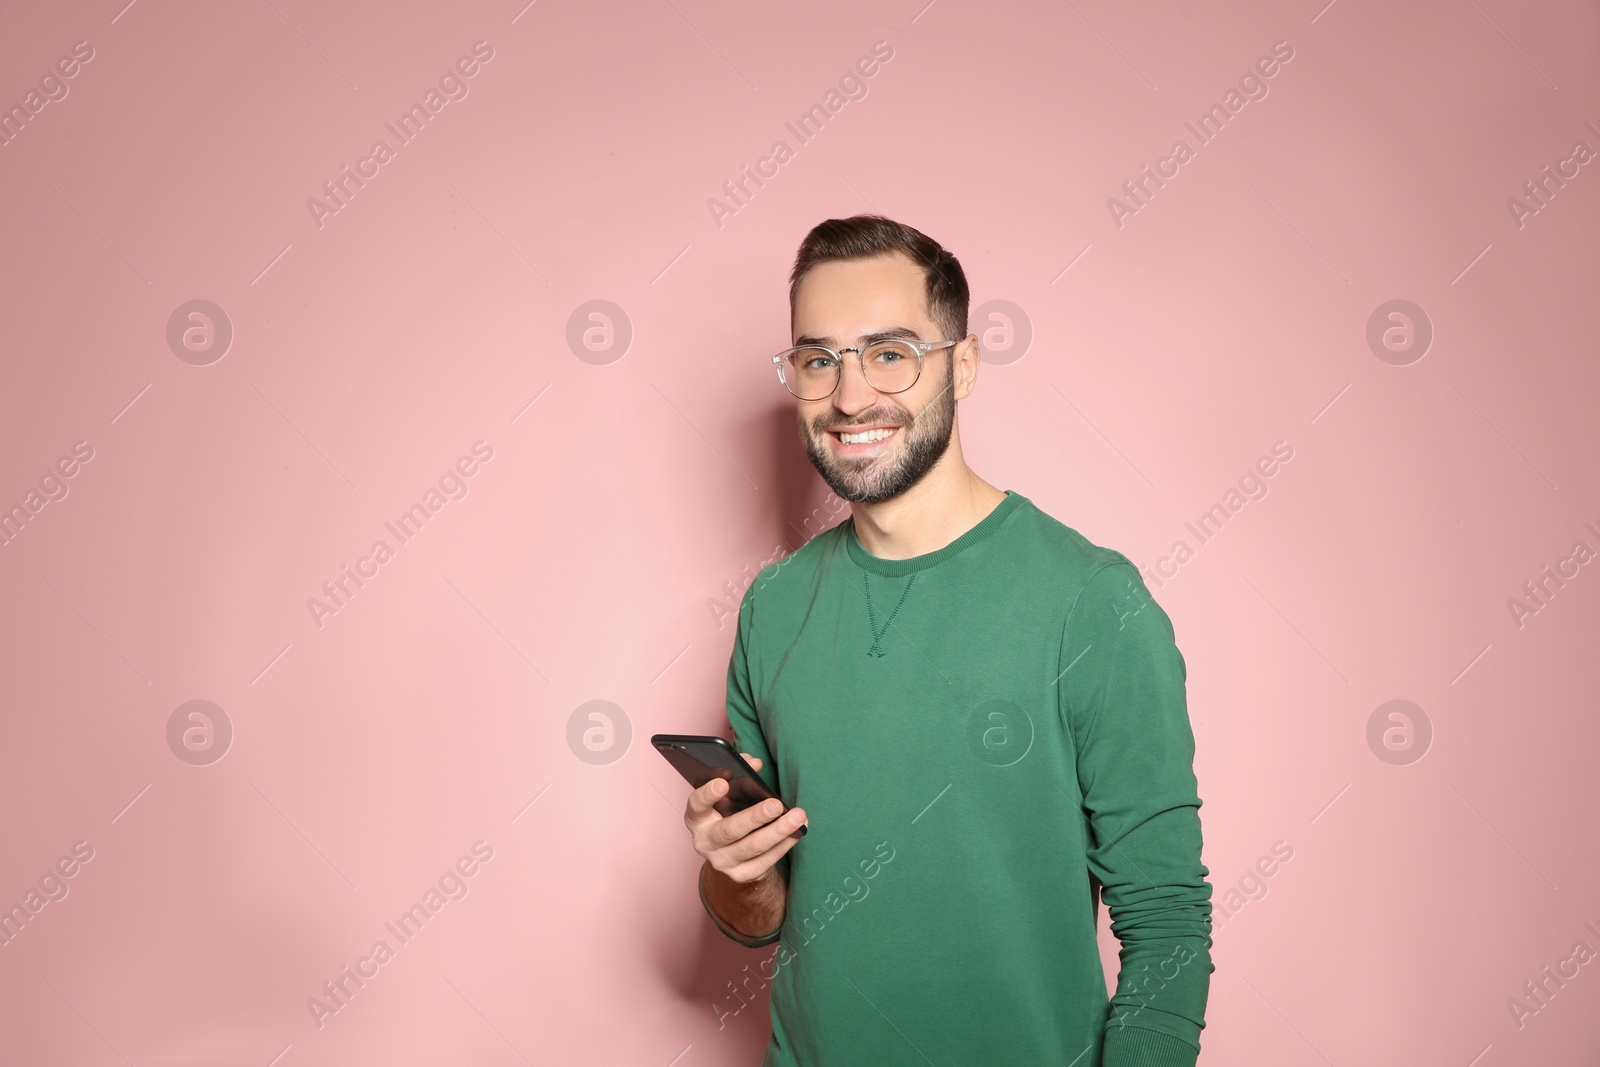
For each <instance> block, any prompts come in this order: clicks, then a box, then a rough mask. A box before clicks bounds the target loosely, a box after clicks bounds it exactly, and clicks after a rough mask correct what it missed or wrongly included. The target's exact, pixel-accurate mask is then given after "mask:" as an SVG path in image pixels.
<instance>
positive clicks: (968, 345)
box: [950, 333, 983, 400]
mask: <svg viewBox="0 0 1600 1067" xmlns="http://www.w3.org/2000/svg"><path fill="white" fill-rule="evenodd" d="M951 352H952V353H954V355H953V357H952V360H951V364H950V373H951V376H952V381H951V390H950V392H951V395H952V396H954V397H955V398H956V399H957V400H965V399H966V397H967V394H968V393H971V392H972V390H973V388H974V387H975V386H976V385H977V384H978V366H979V364H981V363H982V362H983V357H982V354H981V352H980V351H979V348H978V338H977V335H975V334H970V333H969V334H967V336H966V337H964V338H962V341H961V343H960V344H958V345H956V346H955V348H953V349H951Z"/></svg>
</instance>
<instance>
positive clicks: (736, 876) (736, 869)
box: [722, 830, 797, 882]
mask: <svg viewBox="0 0 1600 1067" xmlns="http://www.w3.org/2000/svg"><path fill="white" fill-rule="evenodd" d="M761 832H762V833H765V832H766V831H765V830H763V831H761ZM751 836H752V837H754V836H755V835H754V834H752V835H751ZM796 843H797V842H796V839H795V838H793V837H790V836H788V835H787V834H785V835H784V836H783V837H781V838H779V839H778V843H777V844H775V845H773V846H772V847H771V848H769V849H767V850H766V851H765V852H762V853H761V854H760V855H758V856H755V857H753V858H752V859H749V860H746V861H744V862H743V863H739V864H735V865H734V866H733V867H731V868H729V869H728V870H725V871H723V872H722V873H723V874H725V875H727V876H728V877H729V878H732V879H733V880H734V881H738V882H748V881H753V880H755V879H756V878H759V877H760V876H761V875H763V874H765V873H766V872H767V871H769V870H771V869H772V866H773V864H775V863H777V862H778V860H780V859H782V858H783V856H784V854H785V853H786V852H788V851H789V850H790V849H791V848H793V847H794V846H795V844H796Z"/></svg>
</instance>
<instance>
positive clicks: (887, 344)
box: [867, 341, 915, 366]
mask: <svg viewBox="0 0 1600 1067" xmlns="http://www.w3.org/2000/svg"><path fill="white" fill-rule="evenodd" d="M867 358H868V359H870V360H872V361H873V362H874V363H877V364H879V365H880V366H893V365H895V364H896V363H900V362H902V361H904V360H908V359H914V358H915V353H914V352H912V350H911V348H910V347H909V346H907V345H904V344H900V343H899V342H896V341H880V342H878V343H877V344H875V345H873V346H872V347H871V348H869V349H867Z"/></svg>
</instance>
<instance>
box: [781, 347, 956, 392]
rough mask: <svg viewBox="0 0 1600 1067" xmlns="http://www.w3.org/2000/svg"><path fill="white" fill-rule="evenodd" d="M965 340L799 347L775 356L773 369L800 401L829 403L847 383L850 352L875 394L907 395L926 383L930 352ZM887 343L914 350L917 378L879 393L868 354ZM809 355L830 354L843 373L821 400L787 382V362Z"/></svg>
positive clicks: (835, 378) (837, 376)
mask: <svg viewBox="0 0 1600 1067" xmlns="http://www.w3.org/2000/svg"><path fill="white" fill-rule="evenodd" d="M964 340H966V338H964V337H963V338H961V339H960V340H956V341H913V340H911V339H910V338H906V337H884V338H880V339H879V340H877V341H873V342H871V343H870V344H866V345H863V346H861V347H859V348H840V349H832V348H829V347H828V346H827V345H797V346H796V347H794V348H785V349H784V350H783V351H782V352H779V353H778V354H777V355H775V356H773V357H772V365H773V368H774V369H775V370H777V372H778V381H779V382H781V383H783V387H784V388H785V389H787V390H788V391H789V392H790V394H791V395H793V396H794V397H795V398H796V399H799V400H805V401H808V402H809V401H815V400H826V399H828V397H830V396H832V395H833V394H834V393H835V392H837V391H838V389H839V383H840V382H842V381H844V354H845V353H846V352H854V353H855V356H856V362H857V363H859V364H861V376H862V377H863V378H865V379H866V382H867V385H868V386H870V387H871V388H872V390H873V391H874V392H877V393H883V394H885V395H893V394H894V393H903V392H905V391H906V390H907V389H910V388H911V386H913V385H916V384H917V382H919V381H921V380H922V357H924V356H926V355H927V354H928V353H929V352H933V351H937V350H938V349H941V348H949V347H950V346H951V345H958V344H960V343H961V342H962V341H964ZM886 342H894V343H895V344H902V345H905V346H906V347H908V348H911V349H914V350H915V351H916V354H917V376H916V377H915V378H912V379H911V382H910V384H908V385H905V386H903V387H902V388H899V389H892V390H891V389H879V388H878V387H877V386H875V385H873V384H872V378H871V377H870V376H869V375H868V374H867V358H866V354H865V352H866V349H868V348H872V347H874V346H876V345H880V344H884V343H886ZM807 351H822V352H826V353H828V355H830V356H832V357H833V361H834V362H835V363H837V364H838V365H839V373H838V374H837V375H836V376H835V377H834V379H833V388H832V389H829V390H828V391H827V392H826V393H823V394H822V395H821V396H814V397H807V396H801V395H800V394H799V393H797V392H795V385H794V384H792V383H790V381H789V379H787V378H785V377H784V375H783V365H784V361H785V360H787V359H788V358H789V357H790V356H792V355H794V354H795V353H796V352H807Z"/></svg>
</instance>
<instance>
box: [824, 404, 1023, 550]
mask: <svg viewBox="0 0 1600 1067" xmlns="http://www.w3.org/2000/svg"><path fill="white" fill-rule="evenodd" d="M1005 496H1006V494H1005V492H1004V490H1001V489H996V488H995V487H994V486H992V485H990V484H989V483H988V482H986V481H984V480H983V479H982V478H980V477H978V476H977V474H975V473H974V472H973V471H972V468H970V467H968V466H967V464H966V460H965V459H964V458H963V457H962V455H961V443H960V441H959V440H958V439H957V438H956V437H954V436H953V435H952V437H951V440H950V447H949V448H948V449H946V450H945V454H944V456H943V457H941V458H940V460H939V462H938V463H936V464H934V466H933V469H932V470H930V471H928V473H927V476H926V477H924V478H923V479H922V480H921V481H920V482H918V483H917V484H916V485H914V486H912V487H911V488H910V489H908V490H906V491H905V492H904V493H901V494H900V495H899V496H897V497H894V498H892V499H890V500H885V501H882V502H881V503H877V504H851V505H850V514H851V516H852V517H853V518H854V520H855V528H856V537H857V538H859V539H860V541H861V547H862V548H865V549H866V550H867V551H868V552H870V553H872V554H873V555H874V556H877V557H879V558H880V559H910V558H911V557H913V556H922V555H926V554H927V553H929V552H936V551H938V550H939V549H941V548H943V547H944V546H945V545H948V544H949V543H950V542H952V541H954V540H955V539H956V538H958V537H960V536H961V535H962V534H964V533H966V532H967V531H968V530H970V529H972V528H973V527H974V526H976V525H978V523H980V522H982V521H983V519H984V517H985V516H987V515H988V514H989V512H991V511H993V510H994V508H995V505H997V504H999V503H1000V501H1002V500H1004V499H1005Z"/></svg>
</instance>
